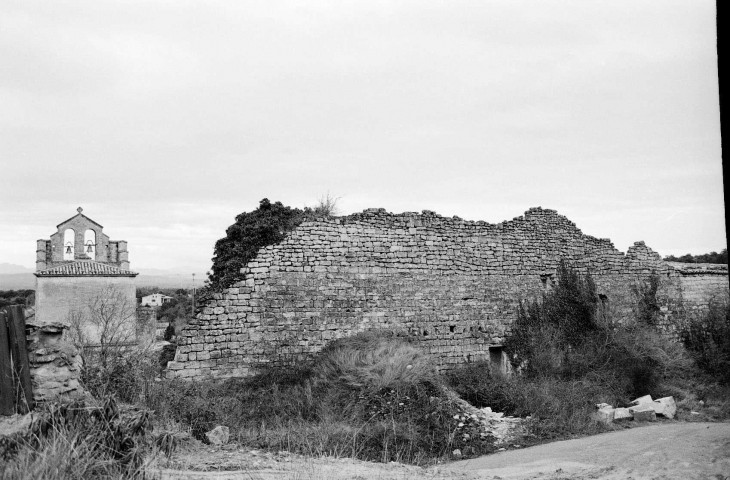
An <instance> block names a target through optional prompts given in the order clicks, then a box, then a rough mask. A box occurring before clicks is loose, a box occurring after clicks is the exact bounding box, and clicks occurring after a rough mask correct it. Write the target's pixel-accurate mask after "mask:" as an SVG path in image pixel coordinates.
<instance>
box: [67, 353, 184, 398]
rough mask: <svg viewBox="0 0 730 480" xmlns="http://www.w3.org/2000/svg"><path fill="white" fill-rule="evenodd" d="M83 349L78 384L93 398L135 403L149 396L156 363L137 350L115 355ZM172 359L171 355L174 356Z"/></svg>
mask: <svg viewBox="0 0 730 480" xmlns="http://www.w3.org/2000/svg"><path fill="white" fill-rule="evenodd" d="M100 355H103V352H100V351H94V350H91V349H86V350H85V352H84V366H83V368H82V370H81V383H82V384H83V386H84V388H85V389H86V390H87V391H88V392H89V393H91V394H92V395H93V396H94V397H96V398H103V397H107V396H114V397H116V398H117V399H119V400H121V401H123V402H127V403H134V402H137V401H139V400H140V398H142V397H145V396H148V395H149V394H150V386H151V384H152V383H153V382H154V379H155V377H157V376H158V375H159V372H160V367H159V359H158V357H157V355H155V354H154V353H153V352H151V351H148V350H146V349H142V348H140V347H128V348H126V349H119V350H118V351H117V352H116V353H115V354H114V355H106V356H104V359H103V360H102V359H101V358H100ZM173 355H174V352H173Z"/></svg>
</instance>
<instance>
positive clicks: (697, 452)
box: [157, 422, 730, 480]
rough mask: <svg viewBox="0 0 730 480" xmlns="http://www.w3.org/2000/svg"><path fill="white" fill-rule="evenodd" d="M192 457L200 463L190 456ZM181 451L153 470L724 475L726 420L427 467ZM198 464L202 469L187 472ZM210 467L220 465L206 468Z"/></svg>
mask: <svg viewBox="0 0 730 480" xmlns="http://www.w3.org/2000/svg"><path fill="white" fill-rule="evenodd" d="M196 454H197V455H196ZM198 455H200V458H204V459H205V461H204V462H199V461H196V460H195V459H194V458H195V457H196V456H198ZM185 456H186V458H187V459H188V461H189V463H187V468H185V467H183V469H170V468H163V469H160V470H157V472H158V473H160V474H161V477H162V478H163V479H186V480H192V479H198V478H200V479H218V480H233V479H262V480H269V479H279V478H282V479H298V480H305V479H312V480H314V479H332V480H335V479H337V480H345V479H347V480H368V479H380V480H388V479H399V480H426V479H429V480H445V479H464V480H467V479H469V480H476V479H489V480H500V479H502V480H578V479H600V480H619V479H620V480H627V479H632V480H648V479H652V480H659V479H662V480H665V479H677V480H685V479H712V480H726V479H730V423H685V422H676V423H662V424H657V425H651V426H646V427H640V428H631V429H627V430H622V431H618V432H611V433H605V434H601V435H596V436H593V437H585V438H580V439H576V440H565V441H561V442H554V443H549V444H545V445H539V446H536V447H530V448H525V449H523V450H510V451H506V452H501V453H496V454H493V455H487V456H484V457H480V458H475V459H471V460H463V461H459V462H453V463H450V464H447V465H443V466H437V467H430V468H419V467H414V466H410V465H400V464H378V463H368V462H361V461H358V460H351V459H332V458H306V457H301V456H298V455H283V456H282V455H272V454H267V453H257V452H254V453H253V454H252V452H250V451H248V452H247V451H240V450H231V449H230V447H229V448H228V449H221V450H217V451H216V450H213V449H207V448H204V449H203V451H202V452H195V453H193V452H188V453H186V454H185ZM178 468H179V467H178ZM202 469H206V470H209V471H193V470H202ZM216 469H222V470H226V471H220V470H219V471H210V470H216Z"/></svg>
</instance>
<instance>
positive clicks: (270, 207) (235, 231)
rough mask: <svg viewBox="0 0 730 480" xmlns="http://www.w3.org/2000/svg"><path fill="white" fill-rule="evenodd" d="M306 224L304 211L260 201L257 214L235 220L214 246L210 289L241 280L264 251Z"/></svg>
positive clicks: (254, 212)
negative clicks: (249, 265)
mask: <svg viewBox="0 0 730 480" xmlns="http://www.w3.org/2000/svg"><path fill="white" fill-rule="evenodd" d="M303 220H304V211H303V210H300V209H298V208H291V207H286V206H284V205H283V204H282V203H281V202H274V203H271V202H270V201H269V199H268V198H264V199H263V200H261V202H260V203H259V207H258V208H257V209H256V210H253V211H251V212H243V213H241V214H239V215H238V216H236V223H234V224H233V225H231V226H230V227H228V228H227V229H226V236H225V237H223V238H221V239H220V240H218V241H217V242H216V243H215V250H214V254H215V256H214V257H213V267H212V271H211V273H210V275H209V277H208V281H209V282H210V288H212V289H213V290H219V289H222V288H226V287H228V286H230V285H232V284H233V283H235V282H237V281H238V280H241V279H242V278H243V275H242V274H241V268H243V267H244V266H245V265H246V264H247V263H248V262H249V261H250V260H251V259H253V257H254V256H255V255H256V252H257V251H258V250H259V249H260V248H261V247H265V246H267V245H273V244H276V243H279V242H281V241H282V240H283V239H284V237H285V236H286V234H287V233H288V232H290V231H292V230H293V229H294V228H296V227H297V226H298V225H299V224H300V223H301V222H302V221H303Z"/></svg>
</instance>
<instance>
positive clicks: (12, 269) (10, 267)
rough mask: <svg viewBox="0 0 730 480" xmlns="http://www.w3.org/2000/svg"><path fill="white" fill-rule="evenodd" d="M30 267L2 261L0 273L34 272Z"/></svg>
mask: <svg viewBox="0 0 730 480" xmlns="http://www.w3.org/2000/svg"><path fill="white" fill-rule="evenodd" d="M33 271H34V270H33V269H32V268H30V267H24V266H23V265H18V264H15V263H7V262H0V275H2V274H6V273H33Z"/></svg>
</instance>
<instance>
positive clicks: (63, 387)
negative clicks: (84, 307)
mask: <svg viewBox="0 0 730 480" xmlns="http://www.w3.org/2000/svg"><path fill="white" fill-rule="evenodd" d="M25 325H26V334H27V340H28V343H27V345H28V360H29V364H30V376H31V383H32V385H33V398H34V400H35V401H36V402H45V401H48V400H53V399H58V398H64V397H65V398H75V397H79V396H83V395H84V394H85V391H84V390H83V388H82V387H81V385H80V383H79V382H80V380H81V366H82V363H83V361H82V358H81V355H80V354H79V351H78V349H76V347H74V346H73V344H72V343H70V342H69V341H68V340H67V339H66V338H64V330H65V329H67V328H68V325H65V324H63V323H61V322H43V323H39V322H37V321H36V317H35V314H34V312H33V311H28V312H27V313H26V319H25Z"/></svg>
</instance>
